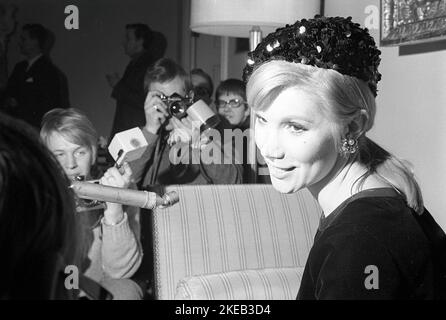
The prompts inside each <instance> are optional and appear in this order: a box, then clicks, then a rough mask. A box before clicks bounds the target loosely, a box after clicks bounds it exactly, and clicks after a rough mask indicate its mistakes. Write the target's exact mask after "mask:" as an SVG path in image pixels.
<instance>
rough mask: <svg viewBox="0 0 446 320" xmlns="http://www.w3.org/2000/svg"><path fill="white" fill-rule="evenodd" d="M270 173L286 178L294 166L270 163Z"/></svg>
mask: <svg viewBox="0 0 446 320" xmlns="http://www.w3.org/2000/svg"><path fill="white" fill-rule="evenodd" d="M268 169H269V173H270V174H271V175H273V176H274V177H276V178H279V179H281V178H284V177H285V176H286V175H287V174H288V173H290V172H291V171H293V169H294V167H288V168H281V167H276V166H274V165H271V164H268Z"/></svg>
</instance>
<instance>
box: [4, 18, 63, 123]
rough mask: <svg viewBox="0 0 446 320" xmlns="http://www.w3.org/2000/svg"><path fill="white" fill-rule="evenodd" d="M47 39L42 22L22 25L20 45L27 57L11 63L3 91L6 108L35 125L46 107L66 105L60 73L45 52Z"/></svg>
mask: <svg viewBox="0 0 446 320" xmlns="http://www.w3.org/2000/svg"><path fill="white" fill-rule="evenodd" d="M49 39H50V33H49V31H48V30H47V29H45V28H44V27H43V26H42V25H40V24H27V25H25V26H23V28H22V34H21V36H20V42H19V47H20V52H21V53H22V54H23V55H24V56H25V58H26V60H24V61H21V62H19V63H17V64H16V66H15V67H14V70H13V72H12V74H11V76H10V77H9V80H8V85H7V88H6V93H5V101H4V108H5V110H6V111H7V112H9V113H11V114H12V115H14V116H16V117H18V118H21V119H23V120H25V121H26V122H28V123H29V124H31V125H33V126H34V127H36V128H39V127H40V121H41V120H42V116H43V115H44V114H45V113H46V112H47V111H49V110H51V109H53V108H61V107H68V91H67V89H66V87H64V86H63V79H62V74H61V72H60V71H59V70H58V69H57V67H56V66H55V65H54V64H53V63H52V62H51V60H50V58H49V57H48V56H47V55H46V54H45V53H46V48H47V45H48V43H49V42H48V41H49Z"/></svg>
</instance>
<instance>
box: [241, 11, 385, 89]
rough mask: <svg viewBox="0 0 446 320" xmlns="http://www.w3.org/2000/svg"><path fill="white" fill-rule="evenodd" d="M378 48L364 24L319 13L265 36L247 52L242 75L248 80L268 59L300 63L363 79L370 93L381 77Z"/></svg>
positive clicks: (375, 87) (349, 18)
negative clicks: (363, 26)
mask: <svg viewBox="0 0 446 320" xmlns="http://www.w3.org/2000/svg"><path fill="white" fill-rule="evenodd" d="M380 54H381V51H379V50H378V48H377V47H376V44H375V41H374V40H373V37H371V36H370V34H369V31H368V30H367V28H364V29H362V28H361V27H360V25H359V24H358V23H353V22H352V18H351V17H348V18H343V17H323V16H319V15H316V16H315V17H314V19H308V20H307V19H302V20H301V21H296V23H294V24H293V25H288V24H287V25H286V26H285V27H283V28H279V29H277V30H276V31H275V32H273V33H270V34H269V35H268V36H266V37H265V38H264V39H263V40H262V42H261V43H260V44H259V45H258V46H257V48H256V49H255V50H254V51H251V52H249V53H248V60H247V64H246V66H245V68H244V70H243V79H244V81H245V82H247V81H248V79H249V76H250V75H251V73H252V72H253V71H254V69H255V68H256V67H258V66H259V65H261V64H263V63H264V62H267V61H270V60H285V61H289V62H295V63H303V64H306V65H311V66H315V67H318V68H324V69H333V70H336V71H337V72H339V73H341V74H344V75H348V76H352V77H356V78H359V79H361V80H364V81H365V82H366V83H367V84H368V86H369V88H370V90H372V92H373V94H374V95H375V96H376V94H377V83H378V81H379V80H381V74H380V73H379V72H378V66H379V63H380V61H381V59H380V57H379V55H380Z"/></svg>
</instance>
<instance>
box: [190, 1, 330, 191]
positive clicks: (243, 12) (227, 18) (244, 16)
mask: <svg viewBox="0 0 446 320" xmlns="http://www.w3.org/2000/svg"><path fill="white" fill-rule="evenodd" d="M321 5H323V1H321V0H191V19H190V21H191V25H190V28H191V30H192V31H194V32H198V33H205V34H210V35H217V36H227V37H238V38H248V37H249V47H250V51H252V50H254V49H255V48H256V47H257V45H258V44H259V43H260V41H261V40H262V34H265V35H267V34H269V33H271V32H273V31H275V30H276V29H277V28H279V27H283V26H285V24H287V23H289V24H291V23H294V22H295V21H296V20H300V19H302V18H313V17H314V15H315V14H318V13H320V12H321ZM240 73H241V70H240ZM251 128H254V117H253V116H252V114H251ZM248 156H249V159H256V146H255V143H254V139H250V142H249V149H248ZM252 162H254V163H253V164H252V165H251V169H252V172H253V173H254V174H253V176H252V177H251V178H252V181H253V182H255V180H256V178H257V174H256V173H257V162H256V161H252Z"/></svg>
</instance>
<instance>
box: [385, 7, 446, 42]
mask: <svg viewBox="0 0 446 320" xmlns="http://www.w3.org/2000/svg"><path fill="white" fill-rule="evenodd" d="M380 15H381V22H380V23H381V28H380V30H381V32H380V45H381V46H397V45H406V44H415V43H421V42H427V41H437V40H442V39H446V0H381V12H380Z"/></svg>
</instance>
